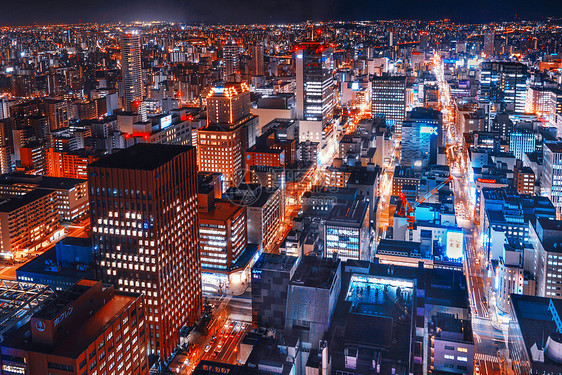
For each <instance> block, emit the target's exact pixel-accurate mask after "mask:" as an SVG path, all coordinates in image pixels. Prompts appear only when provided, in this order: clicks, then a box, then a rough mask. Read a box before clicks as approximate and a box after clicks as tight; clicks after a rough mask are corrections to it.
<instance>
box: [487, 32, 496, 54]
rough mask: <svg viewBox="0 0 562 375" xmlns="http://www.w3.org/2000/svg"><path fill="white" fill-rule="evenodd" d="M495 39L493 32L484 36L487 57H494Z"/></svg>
mask: <svg viewBox="0 0 562 375" xmlns="http://www.w3.org/2000/svg"><path fill="white" fill-rule="evenodd" d="M495 37H496V36H495V34H494V32H493V31H491V30H490V31H488V32H486V33H485V34H484V53H485V54H486V57H492V56H494V42H495Z"/></svg>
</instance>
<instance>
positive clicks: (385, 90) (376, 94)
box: [371, 76, 406, 134]
mask: <svg viewBox="0 0 562 375" xmlns="http://www.w3.org/2000/svg"><path fill="white" fill-rule="evenodd" d="M372 91H373V92H372V95H371V106H372V108H371V109H372V113H373V116H376V115H379V114H383V115H384V117H385V119H386V123H387V124H388V125H391V126H394V127H395V129H396V134H402V122H403V121H404V117H405V116H406V77H404V76H382V77H373V80H372Z"/></svg>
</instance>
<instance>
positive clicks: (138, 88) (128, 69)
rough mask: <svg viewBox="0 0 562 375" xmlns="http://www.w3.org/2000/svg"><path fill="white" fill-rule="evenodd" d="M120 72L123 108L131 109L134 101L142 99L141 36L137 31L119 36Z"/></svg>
mask: <svg viewBox="0 0 562 375" xmlns="http://www.w3.org/2000/svg"><path fill="white" fill-rule="evenodd" d="M121 74H122V78H123V97H124V99H125V109H126V110H127V111H130V110H132V109H133V108H134V107H135V105H134V102H137V101H141V100H142V99H143V94H142V69H141V36H140V34H139V33H138V32H137V31H131V32H129V33H125V34H123V36H122V37H121Z"/></svg>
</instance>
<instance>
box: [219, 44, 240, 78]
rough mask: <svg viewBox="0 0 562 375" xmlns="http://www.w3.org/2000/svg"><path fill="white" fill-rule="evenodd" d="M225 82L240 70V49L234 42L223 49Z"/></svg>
mask: <svg viewBox="0 0 562 375" xmlns="http://www.w3.org/2000/svg"><path fill="white" fill-rule="evenodd" d="M222 51H223V52H222V53H223V59H224V80H225V81H228V78H229V77H230V76H231V75H233V74H234V73H236V72H237V71H239V70H240V47H238V44H236V42H235V41H234V40H230V41H228V42H226V43H225V45H224V47H223V50H222Z"/></svg>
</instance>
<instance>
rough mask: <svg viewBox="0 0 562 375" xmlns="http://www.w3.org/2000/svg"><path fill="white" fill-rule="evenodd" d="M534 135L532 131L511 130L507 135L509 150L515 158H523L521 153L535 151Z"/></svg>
mask: <svg viewBox="0 0 562 375" xmlns="http://www.w3.org/2000/svg"><path fill="white" fill-rule="evenodd" d="M536 137H537V136H536V135H535V133H534V132H532V131H526V130H515V131H512V132H511V134H510V135H509V151H511V152H513V155H514V156H515V158H516V159H519V160H523V155H525V154H526V153H527V152H533V151H535V143H536Z"/></svg>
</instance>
